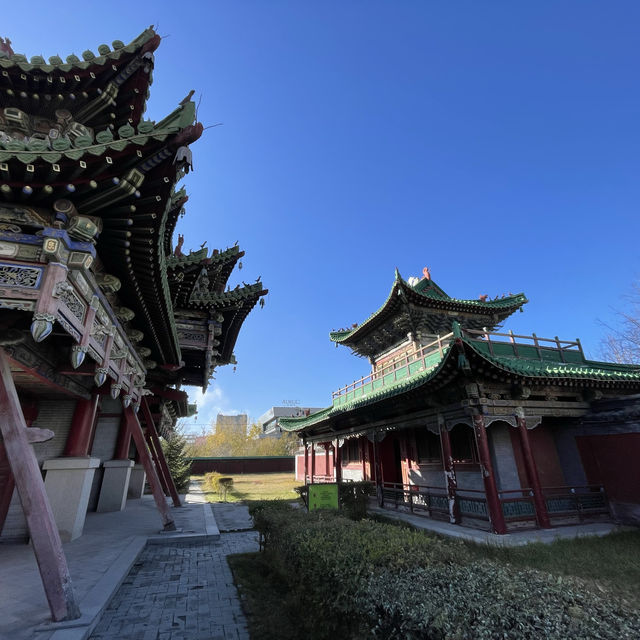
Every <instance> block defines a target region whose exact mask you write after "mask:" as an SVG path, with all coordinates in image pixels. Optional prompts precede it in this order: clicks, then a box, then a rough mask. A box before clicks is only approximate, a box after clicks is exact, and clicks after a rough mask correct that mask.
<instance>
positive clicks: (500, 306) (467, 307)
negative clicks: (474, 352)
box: [329, 269, 528, 343]
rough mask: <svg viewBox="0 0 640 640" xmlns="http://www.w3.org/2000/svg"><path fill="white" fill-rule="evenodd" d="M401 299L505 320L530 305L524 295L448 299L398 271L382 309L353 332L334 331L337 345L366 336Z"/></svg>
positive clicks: (430, 285)
mask: <svg viewBox="0 0 640 640" xmlns="http://www.w3.org/2000/svg"><path fill="white" fill-rule="evenodd" d="M398 296H401V297H404V298H405V299H406V300H408V301H410V302H412V303H414V304H416V305H418V306H422V307H426V308H428V307H432V308H433V309H454V310H456V311H460V312H467V313H469V312H470V313H478V314H489V315H492V314H496V313H498V314H500V315H501V316H502V317H503V318H504V317H506V316H505V313H506V315H510V313H513V311H515V310H516V309H518V308H519V307H521V306H522V305H523V304H525V303H526V302H528V300H527V297H526V296H525V295H524V293H518V294H515V295H510V296H508V297H504V298H499V299H495V300H486V301H485V300H479V299H478V300H466V299H462V298H452V297H451V296H448V295H447V294H446V293H445V292H444V291H443V290H442V289H441V288H440V287H439V286H438V285H437V284H436V283H435V282H433V281H432V280H427V279H423V280H420V281H419V282H418V283H417V284H416V285H414V286H412V285H410V284H409V283H408V282H407V281H406V280H404V279H403V278H402V276H401V275H400V273H399V271H398V270H397V269H396V273H395V280H394V283H393V286H392V287H391V291H390V292H389V295H388V296H387V299H386V300H385V301H384V303H383V304H382V306H381V307H380V308H379V309H378V310H377V311H376V312H374V313H372V314H371V315H370V316H369V317H368V318H367V319H366V320H365V321H364V322H362V323H361V324H360V325H358V326H356V327H354V328H352V329H343V330H340V331H332V332H331V333H330V334H329V337H330V339H331V340H332V341H333V342H337V343H344V342H347V341H349V340H351V339H356V338H357V337H358V336H359V335H362V334H363V333H364V332H365V331H366V330H368V328H369V327H370V326H371V325H374V324H375V321H376V320H377V319H379V318H381V317H382V316H383V315H385V312H388V310H389V308H390V307H391V306H392V305H393V304H394V300H395V298H396V297H398Z"/></svg>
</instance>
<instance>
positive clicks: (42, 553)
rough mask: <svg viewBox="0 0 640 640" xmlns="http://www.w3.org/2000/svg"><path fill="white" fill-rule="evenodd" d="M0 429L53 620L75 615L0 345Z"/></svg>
mask: <svg viewBox="0 0 640 640" xmlns="http://www.w3.org/2000/svg"><path fill="white" fill-rule="evenodd" d="M0 432H2V437H3V439H4V447H5V449H6V454H7V458H8V460H9V464H10V465H11V470H12V472H13V477H14V480H15V483H16V487H17V488H18V493H19V494H20V500H21V502H22V508H23V510H24V515H25V518H26V520H27V525H28V526H29V534H30V536H31V543H32V544H33V551H34V553H35V556H36V561H37V563H38V569H39V571H40V577H41V578H42V584H43V586H44V590H45V594H46V596H47V601H48V602H49V608H50V610H51V616H52V617H53V619H54V620H55V621H59V620H74V619H75V618H79V617H80V610H79V609H78V605H77V603H76V600H75V596H74V594H73V586H72V584H71V576H70V575H69V567H68V566H67V559H66V557H65V555H64V551H63V549H62V542H61V541H60V534H59V533H58V527H57V526H56V522H55V520H54V517H53V512H52V511H51V505H50V504H49V498H48V497H47V492H46V491H45V488H44V481H43V480H42V474H41V473H40V468H39V467H38V462H37V460H36V456H35V453H34V451H33V448H32V447H31V445H30V444H29V440H28V439H27V426H26V424H25V421H24V417H23V415H22V410H21V409H20V402H19V401H18V394H17V392H16V388H15V385H14V383H13V377H12V376H11V369H10V368H9V360H8V358H7V356H6V354H5V352H4V349H2V348H0Z"/></svg>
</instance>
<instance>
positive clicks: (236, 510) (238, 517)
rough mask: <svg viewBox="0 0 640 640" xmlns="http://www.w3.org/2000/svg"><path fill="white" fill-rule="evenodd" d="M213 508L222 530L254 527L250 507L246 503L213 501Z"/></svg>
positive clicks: (219, 527)
mask: <svg viewBox="0 0 640 640" xmlns="http://www.w3.org/2000/svg"><path fill="white" fill-rule="evenodd" d="M211 508H212V509H213V515H214V516H215V518H216V523H217V524H218V529H220V531H221V532H223V531H242V530H244V529H253V520H252V519H251V516H250V515H249V508H248V507H247V506H245V505H244V504H238V503H233V502H213V503H212V504H211Z"/></svg>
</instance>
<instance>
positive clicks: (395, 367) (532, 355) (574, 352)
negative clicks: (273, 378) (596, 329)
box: [331, 329, 585, 406]
mask: <svg viewBox="0 0 640 640" xmlns="http://www.w3.org/2000/svg"><path fill="white" fill-rule="evenodd" d="M462 335H463V336H464V337H465V338H467V339H470V340H473V341H474V342H475V343H476V344H477V345H478V347H479V348H480V349H481V350H482V351H484V352H485V353H487V354H488V355H491V356H502V357H511V358H527V359H534V360H542V361H545V362H557V363H572V364H582V363H584V362H585V357H584V352H583V351H582V345H581V344H580V340H578V339H577V338H576V340H560V339H559V338H558V337H555V338H540V337H538V336H537V335H536V334H535V333H532V334H531V335H529V336H525V335H518V334H515V333H513V332H512V331H509V332H508V333H500V332H496V331H493V332H491V331H478V330H474V329H463V330H462ZM452 338H453V333H448V334H446V335H444V336H438V338H437V339H436V340H434V341H433V342H430V343H429V344H427V345H425V346H424V347H421V348H420V349H418V350H417V351H414V352H413V353H407V354H406V355H405V356H403V357H401V358H399V359H398V360H396V361H394V362H393V363H391V364H389V365H386V366H384V367H382V368H380V369H378V370H376V371H374V372H372V373H370V374H369V375H366V376H364V377H362V378H360V379H359V380H354V381H353V382H351V383H350V384H347V385H345V386H344V387H341V388H340V389H338V390H337V391H334V392H333V393H332V394H331V398H332V401H333V405H334V406H339V405H341V404H345V403H346V402H349V401H351V400H355V399H357V398H361V397H364V396H367V395H369V394H370V393H373V392H374V391H377V390H378V389H382V388H384V387H388V386H390V385H393V384H395V383H396V382H397V381H398V380H402V379H404V378H409V377H412V376H414V375H415V374H417V373H420V372H422V371H425V370H427V369H432V368H434V367H435V366H436V365H437V364H438V363H439V362H440V360H442V357H443V355H444V353H445V351H446V350H447V349H449V347H450V346H451V342H452Z"/></svg>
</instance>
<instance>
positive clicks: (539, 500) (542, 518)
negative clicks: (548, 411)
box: [516, 407, 551, 529]
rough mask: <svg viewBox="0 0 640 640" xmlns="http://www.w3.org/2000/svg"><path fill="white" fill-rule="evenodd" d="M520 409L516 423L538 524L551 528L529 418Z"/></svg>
mask: <svg viewBox="0 0 640 640" xmlns="http://www.w3.org/2000/svg"><path fill="white" fill-rule="evenodd" d="M518 409H519V410H518ZM518 409H516V423H517V424H518V432H519V433H520V444H521V446H522V457H523V458H524V466H525V469H526V471H527V478H528V479H529V486H530V487H531V490H532V491H533V503H534V505H535V508H536V515H537V516H538V524H539V525H540V526H541V527H542V528H543V529H550V528H551V520H549V512H548V511H547V504H546V502H545V500H544V494H543V493H542V486H541V485H540V476H539V475H538V467H537V466H536V461H535V460H534V458H533V452H532V451H531V443H530V442H529V431H528V430H527V420H526V418H525V417H524V411H523V410H522V409H521V408H520V407H519V408H518Z"/></svg>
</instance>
